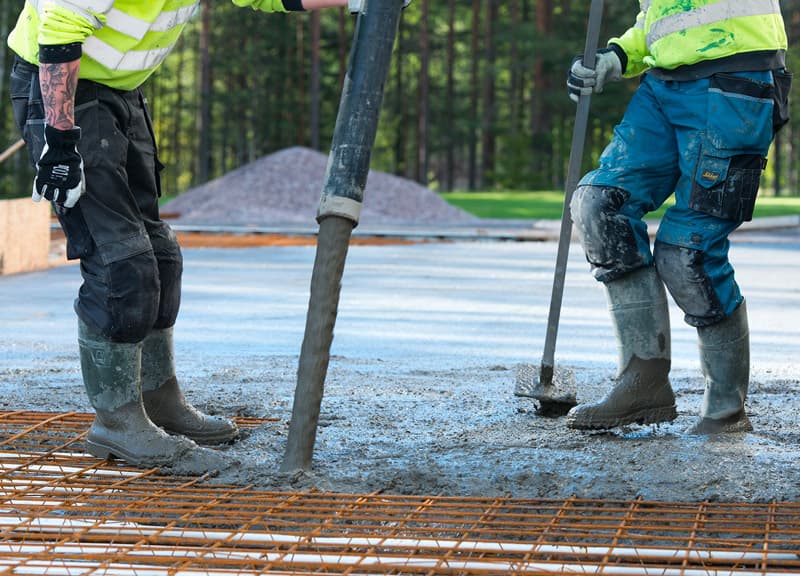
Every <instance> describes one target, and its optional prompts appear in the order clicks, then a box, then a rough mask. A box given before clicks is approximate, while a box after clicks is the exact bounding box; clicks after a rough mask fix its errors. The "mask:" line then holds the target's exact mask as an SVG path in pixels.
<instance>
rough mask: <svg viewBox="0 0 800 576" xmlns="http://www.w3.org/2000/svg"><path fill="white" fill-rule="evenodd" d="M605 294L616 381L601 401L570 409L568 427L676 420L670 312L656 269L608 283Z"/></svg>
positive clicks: (643, 269)
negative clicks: (613, 337) (614, 341)
mask: <svg viewBox="0 0 800 576" xmlns="http://www.w3.org/2000/svg"><path fill="white" fill-rule="evenodd" d="M606 294H607V296H608V303H609V310H610V311H611V319H612V322H613V324H614V330H615V333H616V337H617V345H618V350H619V360H618V366H619V369H618V372H617V377H616V381H615V384H614V386H613V387H612V388H611V390H609V391H608V392H607V393H606V394H605V396H603V397H602V398H601V399H600V400H599V401H597V402H593V403H590V404H581V405H579V406H576V407H575V408H573V409H572V410H570V412H569V414H567V426H569V427H570V428H578V429H587V430H593V429H599V430H603V429H608V428H615V427H617V426H624V425H626V424H634V423H635V424H657V423H659V422H669V421H671V420H674V419H675V418H676V417H677V415H678V413H677V410H676V408H675V395H674V393H673V392H672V387H671V386H670V383H669V370H670V327H669V309H668V307H667V295H666V291H665V290H664V285H663V283H662V282H661V279H660V278H659V276H658V273H657V272H656V269H655V268H654V267H652V266H651V267H646V268H640V269H639V270H636V271H634V272H631V273H630V274H628V275H626V276H623V277H622V278H619V279H618V280H615V281H613V282H609V283H607V284H606Z"/></svg>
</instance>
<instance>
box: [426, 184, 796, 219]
mask: <svg viewBox="0 0 800 576" xmlns="http://www.w3.org/2000/svg"><path fill="white" fill-rule="evenodd" d="M441 197H442V198H444V199H445V200H446V201H447V202H449V203H450V204H452V205H454V206H457V207H459V208H461V209H462V210H465V211H467V212H469V213H470V214H474V215H475V216H479V217H481V218H498V219H522V220H526V219H534V220H559V219H560V218H561V210H562V209H563V206H564V193H563V192H553V191H541V192H503V191H497V192H445V193H442V194H441ZM671 205H672V201H668V202H667V203H666V204H665V205H664V206H662V207H661V208H660V209H659V210H657V211H655V212H653V213H651V214H648V216H647V218H648V219H656V218H660V217H661V216H662V215H663V213H664V210H666V209H667V208H668V207H669V206H671ZM792 214H800V196H781V197H776V196H759V198H758V202H756V209H755V214H754V217H755V218H763V217H767V216H786V215H792Z"/></svg>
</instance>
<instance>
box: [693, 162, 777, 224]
mask: <svg viewBox="0 0 800 576" xmlns="http://www.w3.org/2000/svg"><path fill="white" fill-rule="evenodd" d="M766 165H767V159H766V158H764V157H763V156H761V155H759V154H739V155H736V156H730V157H727V158H720V157H716V156H711V155H709V154H704V155H703V156H702V157H701V158H700V161H699V162H698V165H697V171H696V172H695V178H694V182H693V183H692V192H691V195H690V197H689V208H691V209H692V210H696V211H698V212H702V213H703V214H709V215H711V216H716V217H717V218H722V219H725V220H734V221H736V222H746V221H748V220H752V219H753V209H754V208H755V205H756V196H757V195H758V188H759V185H760V183H761V172H762V171H763V170H764V168H765V167H766Z"/></svg>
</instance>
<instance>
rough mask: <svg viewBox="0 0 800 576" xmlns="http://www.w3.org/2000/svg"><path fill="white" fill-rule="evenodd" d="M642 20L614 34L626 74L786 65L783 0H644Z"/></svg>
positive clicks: (685, 75)
mask: <svg viewBox="0 0 800 576" xmlns="http://www.w3.org/2000/svg"><path fill="white" fill-rule="evenodd" d="M639 4H640V12H639V14H638V16H637V17H636V24H634V26H633V27H631V28H629V29H628V30H627V31H626V32H625V33H624V34H623V35H622V36H620V37H618V38H612V39H611V40H610V41H609V43H612V44H617V45H619V47H620V48H622V50H623V51H624V52H625V55H626V56H627V65H626V68H625V74H624V75H625V76H626V77H632V76H637V75H639V74H641V73H642V72H645V71H652V72H654V73H656V74H659V75H661V76H663V77H666V78H672V79H677V80H684V79H694V78H699V77H702V76H707V75H709V74H711V73H713V72H719V71H734V70H740V71H741V70H769V69H775V68H779V67H781V66H783V64H784V60H785V53H786V48H787V42H786V30H785V28H784V24H783V18H782V17H781V11H780V3H779V1H778V0H640V2H639Z"/></svg>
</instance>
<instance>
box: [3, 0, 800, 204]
mask: <svg viewBox="0 0 800 576" xmlns="http://www.w3.org/2000/svg"><path fill="white" fill-rule="evenodd" d="M782 4H783V10H784V17H785V20H786V24H787V31H788V33H789V40H790V44H791V43H792V41H793V40H795V39H797V38H799V37H800V1H798V0H784V1H783V3H782ZM21 6H22V0H0V32H1V33H2V47H0V62H2V64H3V66H4V69H3V70H2V71H0V94H1V95H2V99H0V110H2V114H0V147H3V148H5V147H6V146H9V145H11V144H13V143H14V142H15V141H16V140H17V139H18V138H19V136H18V134H17V131H16V128H15V127H14V125H13V118H12V114H11V107H10V104H9V99H8V82H7V79H6V78H7V74H8V70H9V67H10V62H11V58H12V54H10V53H9V51H8V49H7V48H6V47H5V39H6V37H7V34H8V31H10V29H11V28H12V27H13V26H14V23H15V21H16V17H17V14H18V12H19V10H20V9H21ZM637 7H638V4H637V2H636V1H635V0H624V1H614V2H606V3H605V11H604V22H603V26H602V33H601V38H602V41H603V42H605V40H607V39H608V38H610V37H612V36H616V35H619V34H621V33H622V32H623V31H624V30H625V29H626V28H627V27H628V26H630V25H631V24H632V23H633V21H634V18H635V16H636V11H637V9H638V8H637ZM588 9H589V2H588V1H587V0H506V1H505V2H499V1H498V0H470V1H466V0H460V1H457V0H440V1H438V2H433V1H431V0H414V3H413V4H412V5H411V7H409V8H408V9H407V10H406V11H405V12H404V14H403V18H402V20H401V25H400V31H399V35H398V42H397V46H396V50H395V54H394V57H393V60H392V69H391V71H390V74H389V79H388V83H387V86H386V93H385V100H384V106H383V110H382V114H381V122H380V128H379V133H378V136H377V140H376V146H375V151H374V153H373V163H372V166H373V168H377V169H381V170H386V171H390V172H393V173H396V174H399V175H402V176H405V177H408V178H413V179H415V180H417V181H419V182H421V183H423V184H426V185H428V186H431V187H432V188H434V189H438V190H452V189H492V188H502V189H509V190H514V189H560V188H562V187H563V179H564V177H565V173H566V164H567V161H568V157H569V147H570V138H571V136H572V122H573V119H574V114H575V107H574V105H573V103H572V102H571V101H570V100H569V99H568V98H567V97H566V89H565V86H564V81H565V77H566V68H567V66H568V65H569V63H570V62H571V60H572V57H573V55H574V54H576V53H578V52H580V51H581V50H582V49H583V45H584V35H585V32H586V19H587V16H588ZM354 25H355V18H354V17H352V16H350V15H349V14H347V13H346V12H345V11H344V10H326V11H322V12H318V13H300V14H298V13H294V14H262V13H257V12H254V11H252V10H250V9H242V8H237V7H236V6H234V5H233V4H232V3H230V2H227V1H220V0H215V1H212V0H201V1H200V5H199V7H198V10H197V12H196V14H195V16H194V18H193V19H192V21H191V23H190V25H189V26H188V28H187V30H186V32H185V33H184V35H183V36H182V38H181V40H180V41H179V44H178V46H177V47H176V49H175V50H174V51H173V53H172V54H171V55H170V57H169V58H168V60H167V61H166V63H165V64H164V66H162V68H161V69H160V70H159V71H158V72H157V73H156V74H155V75H154V76H153V77H152V78H151V79H150V81H149V82H148V83H147V84H146V86H145V92H146V94H147V97H148V100H149V102H150V105H151V108H152V113H153V120H154V123H155V127H156V133H157V136H158V140H159V146H160V157H161V160H162V162H163V163H164V164H165V166H166V170H165V172H164V177H163V182H164V188H165V191H166V192H167V193H169V194H178V193H180V192H182V191H184V190H186V189H187V188H189V187H190V186H192V185H196V184H199V183H202V182H204V181H206V180H208V179H211V178H215V177H218V176H220V175H222V174H224V173H226V172H228V171H230V170H232V169H234V168H236V167H238V166H241V165H243V164H245V163H247V162H251V161H253V160H255V159H257V158H259V157H261V156H263V155H265V154H269V153H271V152H274V151H277V150H280V149H283V148H286V147H289V146H296V145H300V146H309V147H312V148H315V149H319V150H321V151H323V152H327V150H328V147H329V145H330V141H331V137H332V131H333V128H334V124H335V119H336V112H337V108H338V103H339V96H340V89H341V84H342V79H343V77H344V74H345V71H346V67H347V57H348V54H349V50H350V44H351V41H352V37H353V29H354ZM789 60H790V62H789V64H790V68H791V69H795V68H797V60H798V56H797V50H796V49H794V50H791V51H790V53H789ZM636 84H637V82H636V81H628V82H624V83H619V84H614V85H611V86H609V87H608V88H607V89H606V92H605V93H604V94H603V95H598V96H595V97H593V99H592V118H591V126H590V130H589V134H588V139H587V143H586V151H587V154H586V158H585V168H586V169H587V170H588V169H589V168H590V167H591V166H592V165H593V164H594V163H595V162H596V160H597V158H598V156H599V155H600V153H601V152H602V150H603V148H604V146H605V144H606V143H607V142H608V140H609V138H610V136H611V133H612V130H613V127H614V125H615V123H616V122H617V121H618V120H619V118H620V117H621V115H622V113H623V112H624V108H625V104H626V102H627V100H628V98H629V97H630V95H631V94H632V93H633V91H634V90H635V88H636ZM797 90H798V87H797V86H795V87H794V89H793V93H794V94H796V93H797ZM798 106H800V103H798V99H797V98H796V97H795V98H793V101H792V109H793V111H794V114H793V117H792V121H791V123H790V125H789V126H787V127H786V128H785V129H784V131H783V132H782V133H781V134H780V137H779V138H778V140H777V142H776V145H775V146H773V150H772V152H771V158H770V163H769V166H768V171H767V178H766V179H765V184H766V188H767V190H765V192H770V191H776V192H779V193H782V194H786V193H796V190H797V179H798V173H797V172H798V170H797V166H798V165H799V163H798V160H800V158H799V156H800V145H798V140H799V139H800V113H798V111H797V107H798ZM298 170H302V167H301V166H299V167H298ZM776 175H777V178H776ZM31 178H32V174H31V171H30V168H29V167H28V166H27V155H26V154H24V153H18V154H16V155H14V156H13V157H11V158H10V159H9V160H7V161H6V162H5V163H3V164H1V165H0V197H10V196H22V195H26V194H27V193H28V190H29V189H30V182H31Z"/></svg>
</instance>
